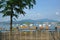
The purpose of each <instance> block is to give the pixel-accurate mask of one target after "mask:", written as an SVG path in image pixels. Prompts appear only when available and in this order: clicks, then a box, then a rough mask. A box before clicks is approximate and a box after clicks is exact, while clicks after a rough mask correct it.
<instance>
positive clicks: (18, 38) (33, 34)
mask: <svg viewBox="0 0 60 40" xmlns="http://www.w3.org/2000/svg"><path fill="white" fill-rule="evenodd" d="M11 37H12V39H11V40H60V32H59V31H48V30H45V31H21V32H20V31H14V32H12V36H11ZM0 40H10V32H7V31H6V32H0Z"/></svg>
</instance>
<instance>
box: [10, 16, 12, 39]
mask: <svg viewBox="0 0 60 40" xmlns="http://www.w3.org/2000/svg"><path fill="white" fill-rule="evenodd" d="M11 39H12V15H11V16H10V40H11Z"/></svg>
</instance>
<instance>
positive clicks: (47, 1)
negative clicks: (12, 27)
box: [0, 0, 60, 21]
mask: <svg viewBox="0 0 60 40" xmlns="http://www.w3.org/2000/svg"><path fill="white" fill-rule="evenodd" d="M25 11H26V15H25V16H23V15H19V18H18V19H17V20H24V19H33V20H36V19H45V18H46V19H54V20H59V21H60V0H36V5H35V6H34V8H33V9H30V10H25ZM8 20H9V17H4V18H2V14H0V21H8Z"/></svg>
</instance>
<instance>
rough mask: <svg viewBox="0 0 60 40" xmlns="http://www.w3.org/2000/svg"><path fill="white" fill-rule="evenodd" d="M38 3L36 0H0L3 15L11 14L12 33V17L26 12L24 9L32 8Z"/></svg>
mask: <svg viewBox="0 0 60 40" xmlns="http://www.w3.org/2000/svg"><path fill="white" fill-rule="evenodd" d="M34 4H36V1H35V0H1V1H0V9H1V10H0V12H1V13H2V14H3V17H5V16H10V33H12V18H13V17H14V16H15V17H16V18H18V15H20V14H23V15H24V14H25V11H24V9H31V8H33V5H34Z"/></svg>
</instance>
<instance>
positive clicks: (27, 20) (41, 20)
mask: <svg viewBox="0 0 60 40" xmlns="http://www.w3.org/2000/svg"><path fill="white" fill-rule="evenodd" d="M25 22H29V23H37V22H60V21H57V20H51V19H38V20H31V19H26V20H21V21H13V23H18V24H23V23H25ZM0 23H5V24H6V23H7V24H9V23H10V22H9V21H6V22H0Z"/></svg>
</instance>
